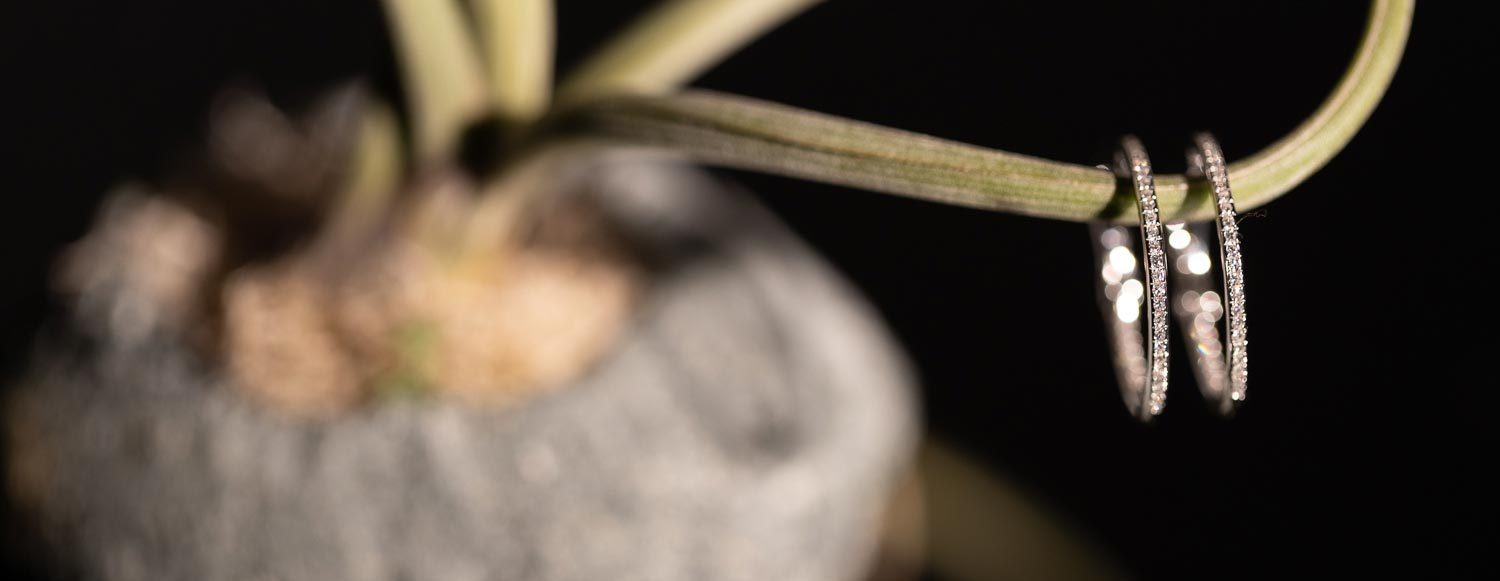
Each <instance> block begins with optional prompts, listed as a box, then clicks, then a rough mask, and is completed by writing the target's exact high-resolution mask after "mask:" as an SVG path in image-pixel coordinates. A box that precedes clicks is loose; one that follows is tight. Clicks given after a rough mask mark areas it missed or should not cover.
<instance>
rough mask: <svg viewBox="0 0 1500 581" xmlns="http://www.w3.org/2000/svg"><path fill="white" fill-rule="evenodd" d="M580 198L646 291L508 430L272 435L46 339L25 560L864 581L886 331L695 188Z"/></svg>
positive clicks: (773, 226)
mask: <svg viewBox="0 0 1500 581" xmlns="http://www.w3.org/2000/svg"><path fill="white" fill-rule="evenodd" d="M591 181H592V183H593V186H592V188H591V189H592V190H593V191H594V192H595V195H598V196H599V197H600V198H601V199H602V200H604V201H605V204H606V206H607V209H608V212H609V214H610V215H611V216H612V217H613V219H614V220H617V221H618V222H619V223H620V224H621V225H622V226H623V227H624V228H625V229H626V230H627V231H628V232H631V233H632V236H633V237H635V238H636V239H637V240H638V242H639V243H640V245H641V247H642V248H643V249H645V252H646V253H647V254H648V255H649V256H651V257H652V258H653V260H654V262H655V264H656V265H657V268H656V270H655V271H654V272H655V275H654V278H653V283H652V288H651V289H650V290H649V291H648V292H647V296H646V300H645V301H644V304H643V305H642V306H641V308H640V310H639V311H638V313H637V315H636V317H635V320H634V321H633V323H632V326H631V328H630V330H629V331H627V332H626V333H625V336H623V337H622V338H621V340H620V341H619V342H618V345H617V346H616V347H615V349H614V350H613V352H612V353H610V354H609V355H608V356H607V357H606V358H605V359H604V360H602V361H601V362H599V363H598V364H597V365H596V367H595V368H594V369H593V370H592V371H591V372H590V373H589V374H588V375H587V376H586V377H584V378H583V379H581V380H580V381H578V382H577V385H573V386H569V387H567V388H564V389H560V390H556V391H553V392H550V393H548V394H546V395H543V396H540V397H538V398H535V399H533V400H530V401H528V402H526V403H524V404H522V405H521V406H519V407H515V408H511V409H505V410H481V409H466V408H463V407H460V406H458V405H457V404H448V403H443V402H438V401H412V402H405V403H401V402H396V403H391V404H385V405H381V406H377V407H374V408H372V409H368V410H365V411H362V412H359V413H356V414H352V415H348V416H345V417H342V418H340V419H337V420H332V421H316V422H313V421H298V420H290V419H287V418H285V417H282V416H280V415H278V414H275V413H272V412H269V411H266V410H264V409H261V408H259V407H257V406H256V405H254V404H252V403H250V402H248V401H246V400H244V399H242V398H241V397H240V396H239V395H238V392H237V391H235V390H234V389H232V388H230V387H229V386H227V385H225V383H224V381H223V380H222V379H221V378H220V377H219V376H217V375H216V374H215V372H214V371H213V370H212V368H210V367H208V366H206V365H203V364H202V363H200V362H197V361H195V360H194V359H193V358H192V357H190V356H189V355H187V354H186V352H185V351H184V350H182V349H180V348H179V347H178V346H176V345H175V344H174V343H172V342H171V341H169V340H166V339H162V338H159V337H158V338H154V339H145V340H141V341H136V342H131V343H124V342H121V341H112V340H102V341H101V340H94V341H82V340H53V341H50V342H48V343H47V345H48V346H47V347H44V348H41V349H39V350H38V352H37V353H38V354H37V355H36V357H35V363H34V365H33V366H32V372H31V373H30V375H29V376H28V377H27V378H24V380H23V381H21V382H19V383H17V385H18V388H17V389H16V390H14V392H13V393H12V394H11V400H10V405H9V406H7V408H6V410H7V418H6V421H7V422H10V423H11V424H12V426H13V427H16V426H19V427H22V428H24V429H20V430H17V429H12V430H11V432H12V433H25V434H29V435H30V436H32V437H28V438H27V439H26V441H14V440H15V439H14V438H13V441H11V442H8V446H9V450H10V456H11V458H12V459H15V458H22V457H24V458H29V459H31V460H28V461H37V462H39V463H41V464H43V465H45V467H46V470H45V471H44V473H45V474H47V477H46V478H45V480H44V481H43V482H42V483H40V485H39V486H33V494H31V495H29V497H27V498H24V499H22V500H20V501H17V504H18V505H19V509H20V510H21V511H22V512H23V513H25V514H27V515H29V517H30V518H29V519H28V520H29V522H30V526H32V527H34V528H33V529H32V530H33V531H36V532H37V536H36V537H35V538H39V539H42V540H43V542H42V543H41V544H42V545H44V548H45V551H44V552H45V553H48V554H49V555H50V558H51V559H52V560H53V561H54V562H56V563H62V564H64V565H66V567H65V569H64V570H63V571H62V573H63V574H66V575H67V576H77V577H80V578H83V579H91V580H92V579H111V580H137V579H138V580H150V581H169V580H191V581H206V580H220V579H224V580H229V579H233V580H248V579H288V580H293V579H296V580H333V579H347V580H360V581H363V580H407V579H437V580H444V581H463V580H470V579H473V580H479V579H544V580H562V579H569V580H571V579H578V580H583V579H588V580H595V579H616V580H618V579H652V580H671V579H684V580H688V579H691V580H704V579H747V580H750V579H753V580H757V581H758V580H766V579H777V580H797V579H818V580H835V579H851V578H856V577H858V576H859V575H860V574H861V573H862V571H863V569H864V567H865V566H866V563H867V562H868V558H869V556H870V553H871V551H872V549H873V545H874V535H875V531H876V528H877V524H878V519H879V517H880V513H881V509H882V505H883V502H884V500H885V497H886V494H887V492H888V488H889V486H890V485H891V483H892V481H893V480H894V477H895V475H896V473H897V472H898V471H899V470H900V468H901V467H902V464H903V463H904V462H905V460H906V459H907V455H908V453H909V451H910V446H911V444H912V441H913V437H914V436H913V434H914V419H913V418H914V415H913V413H912V409H913V406H912V403H911V399H910V397H911V394H910V393H909V391H908V375H907V371H906V369H905V366H904V360H903V358H902V356H901V355H900V353H899V352H898V350H897V349H896V348H895V347H894V346H893V343H892V341H891V340H890V339H889V338H888V336H887V334H886V332H885V331H884V330H883V329H882V327H881V326H880V325H879V324H878V323H877V322H876V320H875V319H874V318H873V317H872V315H871V312H870V309H868V308H867V306H866V305H865V304H863V303H862V302H861V301H860V299H858V298H857V296H856V295H855V293H853V292H852V291H851V290H850V288H849V287H848V286H847V285H846V284H845V283H843V282H842V281H840V280H839V278H838V277H837V276H835V275H834V274H833V273H832V272H831V271H830V269H829V268H828V267H827V266H826V265H824V264H823V263H822V262H820V261H819V260H818V259H816V258H815V257H814V256H813V255H812V254H811V253H810V252H809V251H808V250H807V249H806V248H805V247H804V246H803V245H802V244H801V243H799V242H798V241H796V240H795V239H794V238H793V237H792V236H791V235H789V234H788V233H787V232H786V231H785V230H784V229H783V228H782V227H781V226H780V225H779V224H778V223H777V222H776V221H775V220H774V219H773V218H771V217H770V216H769V215H768V213H766V212H765V211H764V210H762V209H761V208H760V207H758V206H756V205H755V204H754V203H753V202H752V201H751V200H749V199H747V198H746V197H745V196H743V195H739V194H737V193H734V192H729V191H726V188H725V187H724V186H723V185H722V184H719V183H717V182H715V181H714V180H713V179H712V178H710V177H709V176H707V175H706V174H704V173H701V172H699V171H697V170H693V169H690V168H686V167H680V166H675V165H671V164H666V163H659V164H658V163H640V162H634V163H630V164H613V165H609V166H607V167H606V168H605V169H601V170H600V171H599V173H598V174H597V176H596V177H595V178H593V179H592V180H591ZM96 298H97V297H96ZM99 300H107V297H104V298H102V299H99ZM37 459H40V460H37ZM12 468H14V467H12ZM32 484H33V485H36V484H38V483H32ZM37 491H40V493H39V494H38V493H37Z"/></svg>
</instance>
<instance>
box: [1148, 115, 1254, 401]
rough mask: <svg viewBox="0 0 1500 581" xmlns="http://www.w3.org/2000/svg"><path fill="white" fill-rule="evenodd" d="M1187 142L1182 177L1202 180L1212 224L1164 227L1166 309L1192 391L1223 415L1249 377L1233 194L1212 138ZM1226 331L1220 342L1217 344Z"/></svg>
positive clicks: (1241, 393)
mask: <svg viewBox="0 0 1500 581" xmlns="http://www.w3.org/2000/svg"><path fill="white" fill-rule="evenodd" d="M1193 145H1194V147H1192V148H1190V149H1188V171H1189V175H1190V176H1192V177H1196V178H1200V179H1206V180H1207V181H1208V184H1209V187H1211V188H1212V189H1213V193H1214V201H1215V203H1216V204H1217V206H1218V214H1219V215H1218V219H1216V220H1213V221H1212V222H1209V221H1205V222H1199V223H1195V224H1184V223H1173V224H1168V225H1167V231H1168V238H1167V243H1168V244H1167V245H1168V246H1170V247H1171V250H1172V254H1173V255H1174V256H1172V260H1171V262H1172V286H1173V288H1174V289H1177V294H1176V296H1175V297H1174V299H1173V300H1174V302H1175V304H1174V305H1173V307H1174V309H1173V311H1174V312H1175V313H1176V314H1177V326H1178V328H1179V329H1181V330H1182V337H1183V342H1185V343H1186V344H1187V345H1188V347H1189V349H1188V351H1189V352H1190V353H1191V356H1190V360H1191V361H1192V364H1193V365H1192V367H1193V375H1194V377H1195V378H1196V379H1197V380H1198V388H1199V389H1200V390H1202V392H1203V397H1204V399H1205V400H1207V401H1208V403H1209V405H1211V406H1213V407H1214V408H1215V409H1217V410H1218V411H1219V412H1220V413H1222V414H1225V415H1229V414H1232V413H1234V410H1235V407H1236V406H1237V405H1238V404H1239V402H1241V401H1244V399H1245V385H1246V380H1247V379H1248V377H1249V369H1248V357H1247V356H1246V352H1245V344H1246V342H1247V341H1246V339H1245V275H1244V270H1243V265H1242V263H1241V260H1240V233H1239V226H1238V225H1237V224H1236V223H1235V212H1234V196H1233V194H1231V193H1230V191H1229V171H1228V170H1227V169H1226V168H1225V166H1224V154H1223V152H1222V151H1220V150H1219V144H1218V143H1217V142H1215V141H1214V138H1213V136H1212V135H1209V134H1207V133H1199V134H1197V135H1195V136H1194V137H1193ZM1210 223H1212V226H1210ZM1215 232H1216V234H1217V235H1216V238H1217V239H1218V247H1219V248H1218V252H1217V253H1214V252H1212V250H1211V247H1210V244H1211V243H1210V242H1209V240H1210V237H1211V236H1215ZM1215 255H1217V256H1218V261H1217V264H1215V261H1214V259H1213V256H1215ZM1216 266H1217V268H1215V267H1216ZM1214 270H1217V271H1218V275H1217V276H1215V273H1214V272H1213V271H1214ZM1226 299H1227V300H1226ZM1226 333H1227V335H1228V337H1229V341H1228V342H1227V343H1228V344H1227V345H1226V344H1225V343H1226V342H1225V341H1224V340H1223V337H1224V336H1225V335H1226Z"/></svg>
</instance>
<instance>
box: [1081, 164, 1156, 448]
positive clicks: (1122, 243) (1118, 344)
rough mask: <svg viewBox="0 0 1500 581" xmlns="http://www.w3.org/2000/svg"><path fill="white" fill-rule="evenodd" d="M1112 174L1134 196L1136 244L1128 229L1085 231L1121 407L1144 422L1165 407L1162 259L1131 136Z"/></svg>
mask: <svg viewBox="0 0 1500 581" xmlns="http://www.w3.org/2000/svg"><path fill="white" fill-rule="evenodd" d="M1115 173H1116V175H1118V176H1119V177H1120V178H1121V179H1124V180H1129V182H1130V185H1131V191H1132V192H1133V193H1134V194H1135V201H1136V207H1137V209H1138V210H1139V213H1140V227H1139V229H1138V234H1137V236H1139V238H1138V240H1140V244H1139V245H1135V244H1133V243H1132V239H1134V238H1136V236H1133V235H1132V233H1131V230H1132V229H1133V228H1129V227H1125V226H1115V225H1110V224H1105V223H1095V224H1093V225H1092V226H1091V227H1090V233H1091V234H1093V237H1094V250H1095V254H1096V256H1097V258H1098V266H1099V276H1100V279H1101V280H1100V282H1101V284H1100V286H1099V303H1100V307H1101V308H1102V310H1103V311H1104V321H1105V327H1106V329H1107V332H1108V334H1109V341H1110V347H1111V349H1113V351H1114V363H1115V375H1116V378H1117V379H1118V381H1119V383H1120V393H1121V395H1122V396H1124V398H1125V407H1126V408H1127V409H1129V410H1130V413H1131V415H1133V416H1135V417H1136V418H1138V419H1140V420H1142V421H1149V420H1151V419H1152V418H1153V417H1155V416H1156V415H1157V414H1160V413H1161V411H1162V409H1163V408H1164V407H1165V406H1166V403H1167V357H1168V350H1167V257H1166V251H1165V249H1164V246H1165V241H1164V240H1163V239H1162V223H1161V216H1160V214H1159V212H1158V211H1157V207H1156V185H1155V183H1154V182H1153V181H1152V177H1151V160H1150V158H1148V157H1147V156H1146V149H1145V148H1144V147H1142V146H1141V142H1140V140H1138V139H1136V138H1135V137H1134V136H1126V137H1125V138H1124V139H1123V140H1121V149H1120V152H1119V153H1118V154H1116V156H1115ZM1132 246H1134V247H1135V248H1137V249H1140V248H1143V249H1144V250H1143V251H1138V250H1134V249H1132ZM1143 323H1144V324H1143ZM1142 327H1144V329H1145V331H1144V333H1143V332H1142Z"/></svg>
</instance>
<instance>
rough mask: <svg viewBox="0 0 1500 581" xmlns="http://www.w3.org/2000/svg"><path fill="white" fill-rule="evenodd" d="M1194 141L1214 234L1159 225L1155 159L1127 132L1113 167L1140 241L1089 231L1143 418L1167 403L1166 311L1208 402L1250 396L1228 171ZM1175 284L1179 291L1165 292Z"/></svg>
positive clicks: (1206, 145) (1105, 228)
mask: <svg viewBox="0 0 1500 581" xmlns="http://www.w3.org/2000/svg"><path fill="white" fill-rule="evenodd" d="M1193 144H1194V147H1192V148H1190V149H1189V151H1188V166H1189V168H1190V174H1196V176H1197V177H1201V178H1203V179H1206V180H1208V182H1209V185H1210V186H1211V187H1212V189H1213V193H1214V198H1215V202H1216V203H1217V205H1218V219H1217V220H1213V221H1212V228H1210V225H1209V224H1210V223H1209V222H1202V223H1198V224H1188V223H1182V222H1176V223H1170V224H1168V223H1164V222H1163V221H1162V219H1161V213H1160V211H1159V210H1158V209H1157V205H1156V185H1155V183H1154V182H1153V180H1152V176H1151V160H1150V158H1149V157H1147V156H1146V150H1145V148H1144V147H1142V146H1141V142H1140V140H1138V139H1136V138H1135V137H1134V136H1126V137H1125V138H1124V139H1123V140H1122V142H1121V149H1120V151H1119V153H1117V154H1116V156H1115V167H1114V171H1115V173H1116V175H1117V176H1118V177H1119V178H1120V179H1123V180H1128V181H1129V183H1130V185H1131V187H1132V191H1133V192H1134V193H1135V201H1136V205H1137V208H1138V209H1139V212H1140V228H1139V238H1138V239H1139V245H1137V244H1136V243H1135V242H1134V241H1133V239H1135V238H1136V236H1132V234H1131V232H1130V231H1131V230H1132V228H1129V227H1125V226H1115V225H1110V224H1104V223H1096V224H1094V225H1093V226H1092V227H1091V229H1090V230H1091V234H1092V235H1093V238H1094V248H1095V251H1096V255H1097V256H1098V265H1099V276H1100V282H1101V285H1100V287H1099V289H1100V292H1099V302H1100V306H1101V307H1102V309H1103V311H1104V319H1105V326H1106V327H1107V329H1108V334H1109V339H1110V346H1111V348H1112V349H1113V351H1114V364H1115V374H1116V376H1117V377H1118V379H1119V382H1120V392H1121V395H1123V396H1124V398H1125V406H1126V407H1127V408H1128V409H1129V410H1130V413H1131V415H1134V416H1135V417H1137V418H1139V419H1141V420H1143V421H1146V420H1150V419H1151V418H1153V417H1155V416H1156V415H1158V414H1160V413H1161V412H1162V409H1163V408H1165V407H1166V403H1167V363H1168V359H1169V357H1170V351H1169V349H1168V345H1169V341H1168V337H1167V333H1168V331H1167V329H1168V327H1169V325H1168V316H1169V315H1168V313H1169V312H1171V313H1175V314H1176V319H1177V325H1178V327H1179V329H1181V331H1182V334H1183V340H1184V342H1185V343H1186V344H1187V345H1188V346H1189V347H1190V351H1191V357H1192V364H1193V374H1194V376H1195V378H1196V379H1197V380H1198V387H1199V388H1200V389H1201V390H1202V392H1203V396H1204V398H1205V399H1207V400H1208V402H1209V403H1210V404H1211V405H1212V406H1214V407H1215V408H1216V409H1217V410H1218V411H1219V412H1221V413H1223V414H1226V415H1228V414H1231V413H1233V412H1234V410H1235V408H1236V407H1237V406H1238V404H1239V402H1241V401H1244V399H1245V384H1246V379H1247V378H1248V375H1249V373H1248V368H1247V363H1248V359H1247V357H1246V353H1245V345H1246V340H1245V278H1244V271H1243V265H1242V262H1241V260H1240V238H1239V226H1238V225H1237V224H1236V223H1235V212H1234V197H1233V194H1231V193H1230V190H1229V172H1228V170H1227V169H1226V168H1225V164H1224V154H1223V152H1221V151H1220V150H1219V144H1218V143H1217V142H1215V141H1214V138H1213V136H1211V135H1209V134H1207V133H1200V134H1198V135H1196V136H1195V137H1194V139H1193ZM1211 231H1216V232H1217V236H1216V238H1217V240H1218V253H1217V254H1218V261H1217V264H1218V271H1219V276H1217V277H1215V276H1212V275H1211V273H1212V272H1213V271H1214V265H1215V261H1214V259H1213V257H1212V256H1211V255H1210V248H1209V243H1208V240H1209V236H1211V234H1210V232H1211ZM1137 248H1143V249H1144V250H1143V251H1138V250H1136V249H1137ZM1169 273H1170V274H1169ZM1169 278H1170V279H1171V281H1170V282H1171V284H1170V287H1171V288H1172V289H1173V290H1174V291H1175V293H1176V294H1175V295H1173V294H1170V292H1169V290H1168V288H1169V284H1168V279H1169ZM1226 336H1227V337H1228V340H1227V341H1225V340H1224V337H1226Z"/></svg>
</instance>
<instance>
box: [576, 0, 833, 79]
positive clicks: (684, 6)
mask: <svg viewBox="0 0 1500 581" xmlns="http://www.w3.org/2000/svg"><path fill="white" fill-rule="evenodd" d="M819 1H820V0H665V1H663V2H662V3H661V5H660V6H657V7H655V8H653V9H652V10H651V11H650V12H648V13H646V15H645V16H643V17H641V19H640V20H639V21H637V22H636V23H634V24H632V25H631V26H630V27H629V28H628V29H626V31H625V32H624V33H622V34H621V35H620V36H619V37H618V38H615V39H614V40H612V41H610V43H609V44H607V45H605V47H604V48H603V49H601V50H600V51H598V52H597V53H595V54H594V56H592V57H591V58H590V59H589V60H588V61H586V62H584V63H583V65H581V66H580V67H579V68H578V70H577V71H575V72H574V73H573V74H571V75H569V76H568V77H567V79H566V80H565V81H564V82H563V84H562V88H561V89H560V90H559V91H558V94H559V99H560V100H561V101H563V102H566V103H578V102H583V101H587V100H589V99H592V98H595V97H600V96H604V95H610V94H617V93H635V94H660V93H665V92H667V91H670V90H674V89H676V88H677V87H679V86H681V85H683V84H684V83H686V82H687V81H688V80H690V79H691V78H693V77H695V76H697V75H698V74H699V73H701V72H703V70H704V69H707V68H708V67H710V66H712V65H713V64H715V63H717V62H719V61H721V60H723V59H724V58H725V57H727V56H729V55H730V54H731V53H733V52H734V50H735V49H737V48H739V47H740V46H741V45H744V44H746V43H748V42H750V41H752V40H754V39H755V38H756V37H758V36H760V34H761V33H762V32H764V31H766V30H769V29H771V28H774V27H775V26H776V25H777V24H780V23H781V22H782V21H784V20H786V19H788V18H791V17H792V16H793V15H795V14H797V13H798V12H801V11H802V10H804V9H806V8H807V7H808V6H811V5H812V4H814V3H816V2H819Z"/></svg>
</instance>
